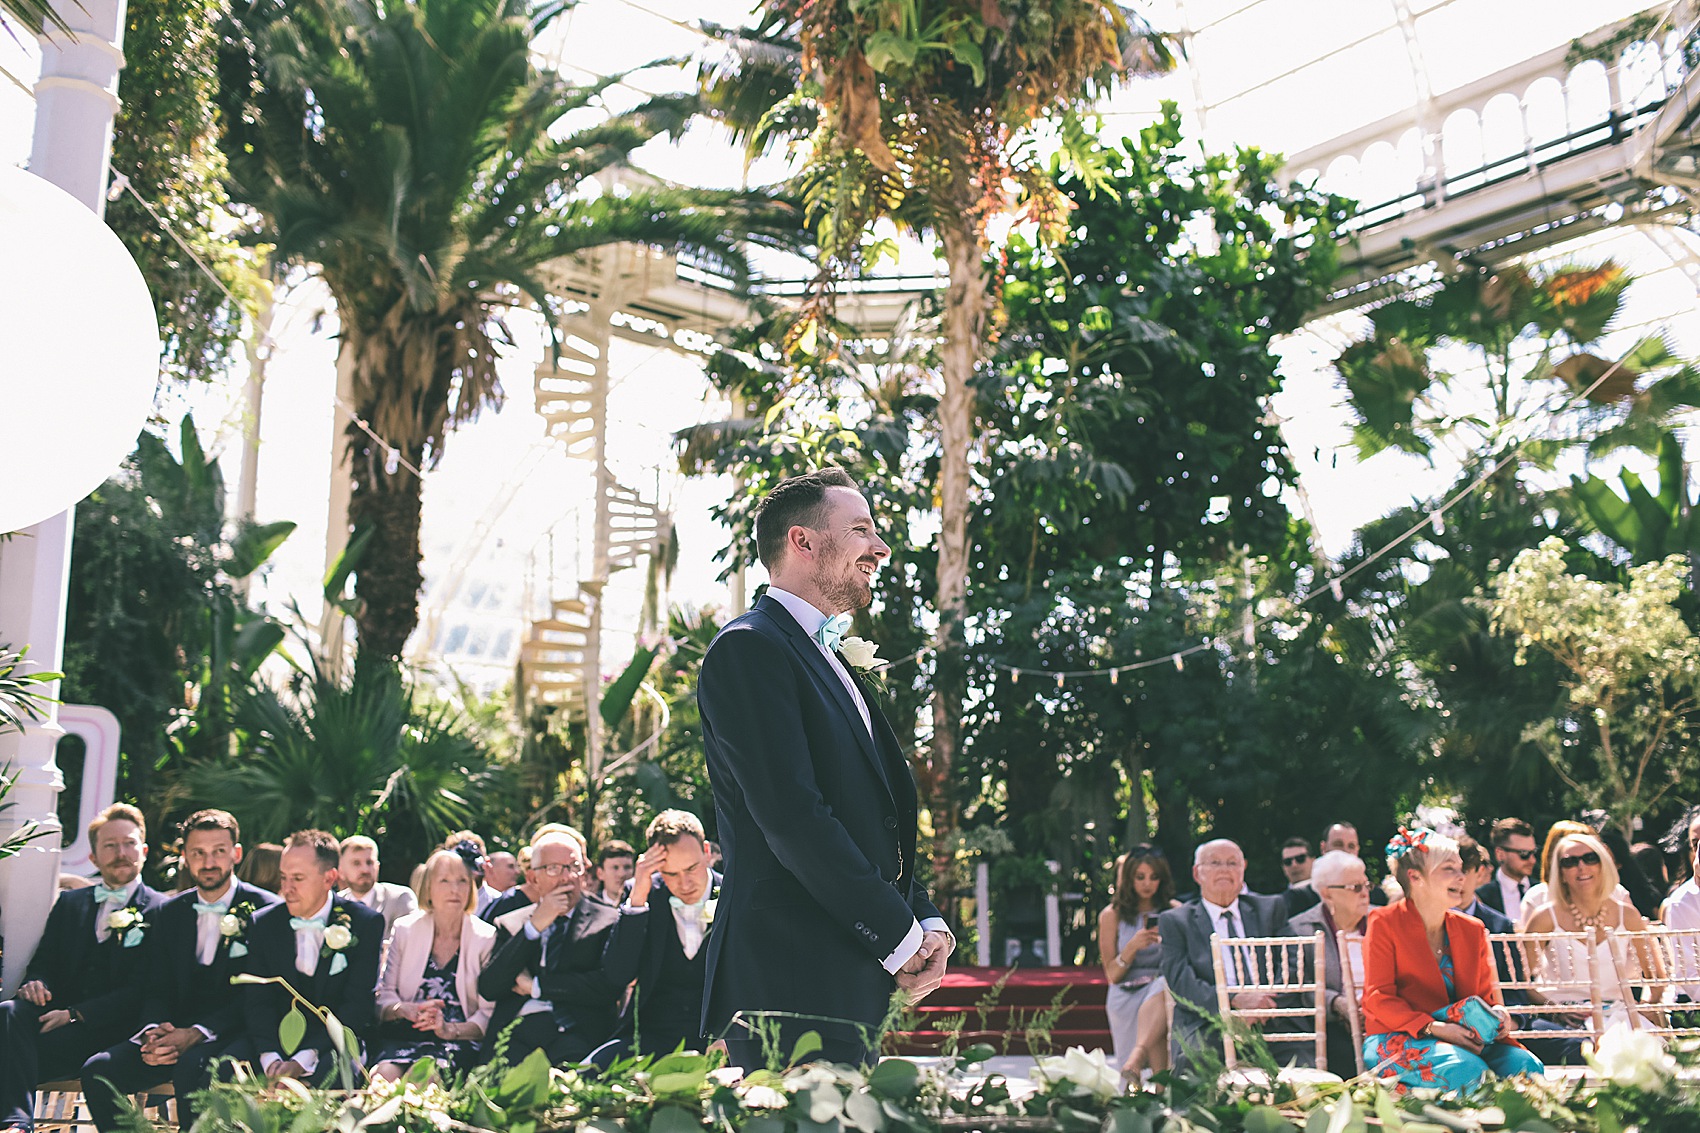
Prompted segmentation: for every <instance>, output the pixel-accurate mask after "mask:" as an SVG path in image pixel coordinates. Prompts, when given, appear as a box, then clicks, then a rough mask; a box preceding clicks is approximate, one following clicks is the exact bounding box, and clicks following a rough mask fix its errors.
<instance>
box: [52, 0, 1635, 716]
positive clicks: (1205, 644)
mask: <svg viewBox="0 0 1700 1133" xmlns="http://www.w3.org/2000/svg"><path fill="white" fill-rule="evenodd" d="M622 2H623V3H627V4H628V5H629V6H631V7H634V8H638V9H639V10H640V11H648V9H644V8H642V6H641V5H638V4H632V3H631V0H622ZM1667 18H1668V13H1667ZM28 93H30V94H31V95H32V97H33V93H34V92H28ZM124 193H129V194H130V196H132V197H133V198H134V199H135V200H136V202H137V203H138V204H140V205H141V206H142V208H143V209H145V210H146V211H147V213H148V215H149V216H150V217H152V218H153V220H154V222H155V223H156V224H158V225H159V227H160V228H161V229H162V230H163V231H164V232H165V233H166V234H167V235H168V236H170V237H171V239H172V240H173V241H174V242H175V243H176V244H177V245H178V246H179V247H180V248H181V249H182V250H183V252H184V253H185V254H186V255H187V256H188V257H189V258H190V260H192V261H193V262H194V264H195V266H196V267H197V268H198V269H200V271H201V272H202V273H203V274H204V275H205V276H206V277H207V278H208V279H209V280H210V281H211V282H212V283H213V285H214V286H215V287H217V288H218V289H219V290H220V291H221V292H222V293H223V294H224V295H225V297H226V298H227V299H228V300H229V301H230V302H231V304H232V305H233V306H234V307H235V308H236V309H238V310H241V309H243V304H242V303H241V302H240V301H239V300H238V299H237V298H236V296H235V295H234V294H233V293H232V292H231V290H230V288H229V287H228V286H227V285H226V284H225V282H224V280H223V279H221V278H220V277H219V275H218V273H217V272H215V271H213V270H212V268H211V267H210V266H208V265H207V264H206V263H205V261H203V260H202V258H201V257H200V256H199V255H197V254H196V252H195V250H194V249H193V248H192V247H191V246H190V244H189V242H188V241H187V240H185V239H184V238H183V236H182V235H181V234H180V233H178V231H177V229H176V227H175V225H174V224H173V223H172V221H171V219H170V218H169V217H167V216H165V215H163V214H162V213H160V212H159V211H158V210H157V209H156V208H154V206H153V205H152V204H151V203H150V202H149V201H148V200H147V199H146V198H145V197H143V196H142V194H141V193H140V192H139V191H138V190H137V189H136V187H135V186H134V185H133V184H132V183H131V182H130V180H129V178H127V177H125V176H124V175H123V174H116V175H115V176H114V177H113V179H112V183H111V185H110V186H109V188H108V198H109V199H117V198H118V197H119V196H121V195H123V194H124ZM1623 364H1624V362H1623V360H1622V359H1619V360H1618V361H1615V362H1613V363H1611V364H1610V365H1609V366H1608V367H1607V368H1606V369H1605V370H1604V371H1603V372H1602V373H1601V374H1600V375H1599V376H1598V377H1596V378H1595V379H1594V380H1593V381H1592V382H1591V383H1589V384H1588V385H1587V386H1586V387H1584V388H1581V389H1577V390H1573V391H1572V392H1571V393H1570V395H1569V396H1568V397H1567V398H1565V399H1564V400H1563V401H1562V402H1561V403H1560V404H1559V405H1557V406H1556V407H1554V408H1553V409H1552V410H1551V411H1550V416H1551V418H1553V419H1556V418H1557V416H1558V415H1559V414H1561V413H1563V412H1564V411H1565V410H1567V409H1569V408H1571V407H1572V406H1574V405H1575V404H1576V403H1577V402H1578V401H1581V400H1583V399H1585V398H1587V397H1588V396H1589V395H1591V394H1592V393H1593V392H1594V391H1595V390H1597V389H1598V388H1599V387H1600V386H1602V385H1603V384H1605V383H1606V382H1607V381H1609V380H1611V378H1612V377H1613V376H1615V375H1616V374H1617V372H1618V371H1619V370H1620V369H1621V368H1622V366H1623ZM336 403H337V406H338V407H339V408H340V409H341V410H342V411H343V412H344V413H346V414H347V415H348V417H349V419H350V420H351V421H352V422H353V423H354V425H355V426H356V427H357V428H359V429H360V430H361V431H362V432H364V433H365V434H366V435H367V436H368V437H369V438H370V439H371V440H372V442H373V443H374V444H376V445H377V446H378V447H379V448H380V449H382V450H383V451H384V452H385V454H386V456H387V458H388V462H389V463H393V464H399V465H400V466H401V467H404V468H406V469H407V470H408V471H409V472H411V473H413V474H414V475H415V476H422V473H421V472H420V470H419V469H418V468H417V467H415V466H414V465H413V464H411V463H410V462H409V461H408V460H407V459H406V457H405V456H404V455H403V453H402V451H401V450H400V449H399V448H398V447H396V446H395V445H393V444H391V443H390V442H389V441H387V440H386V439H385V438H384V437H382V436H380V435H379V434H378V433H377V431H376V430H374V429H373V428H372V426H371V425H370V424H369V423H367V422H366V421H365V420H363V419H362V418H361V417H360V416H359V415H358V414H356V413H355V412H354V410H353V407H352V406H349V405H348V404H346V403H345V402H344V401H343V400H342V399H341V398H340V397H338V398H336ZM1535 439H1536V437H1535V436H1533V435H1531V436H1529V437H1525V438H1524V439H1523V440H1521V441H1519V442H1517V444H1515V445H1513V446H1511V447H1510V448H1509V449H1508V450H1507V451H1506V452H1505V453H1504V454H1503V455H1501V456H1500V457H1499V458H1498V459H1497V460H1495V461H1494V462H1493V463H1492V464H1491V465H1489V466H1488V467H1487V468H1486V469H1484V470H1483V471H1482V472H1481V473H1480V474H1479V475H1477V476H1476V477H1475V478H1474V479H1473V480H1472V481H1471V482H1470V483H1469V484H1467V485H1465V486H1464V487H1463V488H1460V489H1459V490H1457V491H1456V492H1454V493H1452V494H1451V495H1450V496H1448V497H1447V498H1446V499H1445V500H1443V501H1442V502H1441V503H1440V504H1438V505H1437V506H1435V507H1434V508H1432V509H1430V510H1429V511H1428V512H1427V513H1426V514H1425V516H1424V518H1422V519H1420V520H1418V521H1417V522H1416V523H1413V524H1412V525H1411V526H1410V527H1408V528H1406V529H1405V530H1404V531H1402V532H1400V533H1399V534H1398V535H1396V536H1394V537H1393V538H1391V539H1389V540H1388V541H1387V542H1386V543H1384V544H1382V545H1381V546H1380V547H1378V548H1377V549H1376V550H1375V551H1373V552H1372V553H1370V554H1368V555H1366V556H1364V557H1363V558H1361V559H1359V560H1358V561H1357V562H1356V563H1354V564H1353V565H1352V566H1350V567H1349V568H1347V569H1345V570H1343V571H1341V572H1339V573H1338V574H1334V575H1332V576H1329V577H1328V578H1326V580H1325V581H1324V582H1323V583H1322V584H1320V585H1317V586H1315V587H1313V588H1311V589H1310V590H1309V591H1308V592H1307V593H1304V594H1302V595H1299V594H1294V595H1291V596H1289V597H1288V599H1287V602H1286V603H1285V608H1284V609H1281V610H1280V611H1278V612H1276V613H1270V614H1265V615H1263V616H1261V617H1256V618H1253V619H1250V620H1248V621H1247V622H1246V623H1245V624H1244V625H1243V627H1242V628H1241V631H1240V632H1241V633H1242V634H1243V636H1244V641H1245V645H1246V646H1247V647H1248V648H1249V647H1254V646H1255V642H1256V634H1257V631H1258V630H1260V629H1262V628H1263V627H1265V626H1268V625H1271V624H1273V623H1275V622H1278V621H1282V620H1284V619H1286V618H1288V617H1290V616H1291V614H1292V613H1293V612H1295V611H1297V610H1300V609H1303V608H1304V607H1306V606H1308V605H1310V604H1312V603H1313V602H1316V601H1317V600H1319V599H1320V598H1321V597H1322V596H1323V595H1324V594H1327V595H1329V596H1331V597H1332V598H1333V599H1334V601H1335V602H1336V603H1338V604H1341V605H1344V604H1345V601H1346V595H1345V589H1344V586H1345V583H1346V582H1347V581H1348V580H1350V579H1351V578H1352V577H1353V576H1354V575H1357V574H1359V573H1361V572H1362V571H1364V570H1367V569H1368V568H1369V567H1371V566H1373V565H1374V564H1375V563H1377V562H1379V561H1380V560H1381V559H1383V558H1385V557H1387V556H1388V555H1390V554H1391V553H1393V551H1395V550H1397V549H1398V548H1399V547H1400V546H1402V545H1403V544H1404V543H1405V542H1406V541H1407V540H1409V539H1411V538H1412V537H1414V536H1415V535H1417V534H1418V533H1419V532H1421V531H1423V530H1424V529H1425V528H1429V529H1432V530H1433V531H1434V532H1435V534H1436V535H1439V534H1441V533H1443V532H1444V530H1445V517H1446V514H1447V513H1448V512H1450V511H1451V510H1452V509H1453V508H1454V507H1456V506H1457V505H1458V504H1459V503H1461V502H1463V501H1464V500H1465V499H1467V498H1469V497H1470V496H1471V495H1473V494H1475V493H1476V492H1478V491H1480V490H1481V489H1482V488H1484V487H1485V486H1486V485H1487V484H1488V483H1489V482H1490V481H1491V480H1492V479H1493V478H1494V476H1496V475H1497V474H1498V473H1499V472H1500V470H1502V469H1503V468H1505V467H1506V466H1507V465H1508V464H1510V463H1511V462H1512V461H1514V460H1517V459H1519V458H1520V457H1521V455H1522V452H1523V449H1524V448H1525V447H1526V446H1527V445H1528V444H1530V443H1532V442H1533V441H1534V440H1535ZM1227 644H1228V637H1227V636H1225V635H1207V636H1205V637H1203V638H1202V639H1201V640H1199V641H1198V642H1197V643H1195V644H1192V645H1188V646H1186V647H1184V648H1181V649H1176V650H1173V651H1171V652H1168V653H1164V654H1161V655H1159V656H1154V657H1144V658H1136V659H1135V660H1132V661H1125V662H1120V663H1117V664H1112V665H1099V666H1093V667H1090V668H1069V669H1051V668H1046V667H1043V666H1033V665H1017V664H1013V663H1009V662H1004V661H998V660H992V661H989V662H988V665H989V667H991V668H993V669H996V670H999V671H1002V672H1005V673H1008V674H1009V676H1010V680H1011V682H1012V683H1019V682H1020V681H1021V680H1022V679H1024V678H1026V679H1030V680H1036V681H1039V682H1051V683H1054V684H1055V686H1056V688H1057V689H1058V690H1061V689H1062V688H1063V687H1064V686H1065V685H1066V684H1067V683H1068V682H1070V681H1087V680H1108V681H1109V682H1110V684H1112V685H1115V684H1117V683H1118V682H1119V680H1120V678H1121V677H1122V676H1123V675H1126V674H1129V673H1136V672H1140V671H1143V670H1147V669H1155V668H1160V667H1162V666H1165V665H1170V666H1173V667H1174V669H1175V670H1176V671H1177V672H1184V671H1185V668H1186V661H1187V658H1189V657H1195V656H1197V655H1199V654H1202V653H1206V652H1218V651H1220V650H1221V649H1222V648H1223V647H1224V646H1225V645H1227ZM937 650H938V641H937V639H936V638H935V639H934V640H930V641H928V642H926V643H925V644H923V645H921V646H920V647H919V648H917V649H915V650H914V651H913V652H911V653H908V654H906V655H904V656H902V657H898V658H895V659H893V660H890V661H883V662H880V663H878V664H876V665H875V666H873V668H874V670H875V671H877V672H881V673H885V672H889V671H891V670H893V669H897V668H900V667H902V666H904V665H908V664H913V663H917V662H919V661H920V660H921V659H922V658H923V657H925V656H926V655H927V654H929V653H935V652H937Z"/></svg>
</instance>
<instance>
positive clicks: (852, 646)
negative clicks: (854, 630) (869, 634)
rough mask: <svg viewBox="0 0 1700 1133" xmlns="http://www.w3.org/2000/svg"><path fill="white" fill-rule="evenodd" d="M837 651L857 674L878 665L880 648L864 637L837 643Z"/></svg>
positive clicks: (851, 638)
mask: <svg viewBox="0 0 1700 1133" xmlns="http://www.w3.org/2000/svg"><path fill="white" fill-rule="evenodd" d="M838 651H839V652H840V653H842V654H844V659H845V660H846V661H848V662H850V666H851V668H853V669H856V670H857V671H858V672H860V671H862V670H866V669H871V668H873V667H874V666H875V665H877V664H879V653H880V647H879V646H878V645H876V644H874V643H873V642H871V641H869V640H868V639H867V638H865V637H846V638H844V639H843V640H842V641H840V642H839V643H838Z"/></svg>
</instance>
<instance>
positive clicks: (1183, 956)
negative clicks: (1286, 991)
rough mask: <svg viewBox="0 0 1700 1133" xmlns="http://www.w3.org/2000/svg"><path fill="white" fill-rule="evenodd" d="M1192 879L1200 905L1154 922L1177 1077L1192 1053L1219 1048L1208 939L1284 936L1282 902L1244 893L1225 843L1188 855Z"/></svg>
mask: <svg viewBox="0 0 1700 1133" xmlns="http://www.w3.org/2000/svg"><path fill="white" fill-rule="evenodd" d="M1192 878H1193V880H1194V881H1195V882H1197V883H1198V892H1199V899H1198V900H1197V901H1194V902H1192V903H1190V904H1187V905H1182V906H1181V907H1180V908H1178V909H1170V910H1168V911H1167V912H1164V913H1162V914H1161V915H1159V916H1158V918H1157V928H1158V932H1159V933H1160V935H1161V938H1162V941H1161V952H1160V953H1159V956H1160V960H1159V967H1160V968H1161V969H1162V972H1163V979H1164V981H1165V982H1166V983H1167V984H1168V988H1169V994H1170V995H1172V996H1173V997H1174V999H1175V1015H1174V1023H1173V1026H1172V1027H1171V1028H1170V1032H1169V1046H1170V1062H1171V1063H1172V1064H1173V1066H1174V1068H1175V1070H1176V1071H1177V1072H1184V1071H1185V1070H1186V1069H1187V1068H1188V1067H1189V1066H1190V1058H1191V1056H1192V1054H1193V1053H1195V1052H1197V1051H1199V1050H1200V1049H1202V1048H1203V1047H1204V1046H1205V1044H1212V1045H1214V1044H1217V1043H1219V1042H1220V1041H1221V1039H1220V1037H1219V1035H1220V1023H1219V1020H1218V1017H1217V1015H1216V961H1215V958H1214V957H1213V956H1212V955H1211V950H1210V937H1211V934H1212V933H1220V934H1221V935H1222V936H1285V935H1287V933H1288V930H1287V906H1286V903H1285V902H1284V901H1282V900H1281V898H1279V897H1264V896H1260V895H1259V894H1256V893H1246V892H1243V890H1244V888H1245V855H1244V854H1243V853H1241V852H1240V848H1239V846H1237V845H1235V844H1234V843H1233V842H1230V841H1229V840H1228V839H1226V838H1217V839H1214V840H1213V841H1209V842H1205V843H1204V844H1203V845H1201V846H1199V847H1198V849H1197V850H1196V851H1194V853H1193V863H1192ZM1231 1002H1232V1003H1233V1005H1234V1007H1235V1008H1237V1009H1239V1010H1245V1011H1255V1010H1262V1009H1267V1008H1271V1007H1274V1006H1276V1004H1275V1000H1274V999H1273V998H1272V997H1271V996H1268V995H1265V994H1263V993H1261V992H1241V993H1239V994H1237V995H1235V996H1234V997H1233V998H1232V1000H1231ZM1283 1053H1284V1052H1283ZM1301 1057H1302V1056H1301Z"/></svg>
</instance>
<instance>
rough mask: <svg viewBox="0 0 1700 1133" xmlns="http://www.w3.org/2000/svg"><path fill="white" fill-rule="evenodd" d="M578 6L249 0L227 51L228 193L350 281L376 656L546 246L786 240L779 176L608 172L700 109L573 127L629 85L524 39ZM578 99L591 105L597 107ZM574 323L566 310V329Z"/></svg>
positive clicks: (327, 272)
mask: <svg viewBox="0 0 1700 1133" xmlns="http://www.w3.org/2000/svg"><path fill="white" fill-rule="evenodd" d="M568 7H569V5H568V4H564V3H548V4H540V3H535V2H533V0H400V2H380V0H252V2H251V3H250V4H248V5H246V6H245V7H243V8H241V9H239V11H238V12H237V14H236V15H235V16H234V17H233V21H232V24H231V27H230V34H229V35H228V37H227V49H226V51H225V53H224V56H223V59H222V60H221V67H222V70H223V75H222V81H223V90H224V96H225V100H226V103H227V106H226V109H225V122H226V126H227V130H226V136H225V147H226V150H227V152H228V155H229V162H230V170H231V175H232V179H233V182H234V196H236V198H237V199H239V200H240V201H242V202H244V203H246V204H248V205H250V206H252V207H253V208H254V209H255V210H256V211H257V212H258V213H259V214H260V217H261V219H262V222H263V223H262V239H264V240H265V241H267V242H270V243H273V244H275V246H276V256H277V257H278V259H279V260H280V261H282V262H285V263H296V264H304V265H310V266H311V267H312V268H313V270H315V271H316V272H317V273H318V274H319V276H320V277H321V278H322V279H323V280H324V282H325V284H326V286H327V287H328V288H329V289H330V292H331V294H332V296H333V297H334V299H335V301H336V307H337V315H338V318H339V320H340V322H341V344H340V350H339V357H338V367H339V377H340V378H342V379H343V386H344V388H345V389H347V390H349V391H350V396H349V400H350V402H351V404H350V405H349V406H348V407H347V408H349V409H350V410H352V414H353V415H354V416H356V417H357V418H359V419H360V420H362V421H364V422H365V423H366V424H367V425H368V426H369V427H370V429H371V430H372V433H375V434H376V435H377V436H378V437H382V438H383V439H384V441H385V442H387V446H388V448H386V447H385V446H384V445H380V444H379V443H378V442H377V441H376V440H374V439H373V437H372V436H371V435H369V434H368V433H367V432H365V431H364V430H363V429H361V428H359V427H358V426H352V427H351V428H350V429H349V432H348V453H349V455H350V459H351V463H352V480H353V496H352V501H351V503H350V506H349V521H350V525H351V527H352V529H353V538H354V540H355V541H356V542H355V543H351V545H358V544H359V543H364V550H363V552H362V555H361V557H360V559H359V561H358V564H357V566H356V568H355V572H356V573H355V577H356V585H355V593H356V597H357V599H358V603H357V607H356V624H357V627H358V633H359V653H360V656H361V657H362V659H365V658H374V659H393V658H395V657H396V656H397V655H398V654H399V653H400V651H401V648H402V646H403V644H404V643H405V642H406V640H407V638H408V635H409V634H410V633H412V631H413V629H414V626H415V625H416V623H417V621H418V593H419V587H420V583H421V575H420V571H419V558H420V552H419V513H420V473H422V472H423V471H425V470H428V469H429V468H430V467H431V466H432V465H433V464H434V463H435V462H436V461H437V460H438V459H439V458H440V457H441V455H442V450H443V445H444V442H445V440H446V436H447V434H448V432H449V431H450V430H451V429H453V428H454V427H456V426H458V425H460V424H463V423H465V422H467V421H470V420H472V419H473V418H474V417H475V416H476V415H477V414H478V412H479V411H480V410H481V409H484V408H486V407H489V406H493V405H495V404H498V403H499V402H500V400H501V396H502V394H501V388H500V386H499V385H498V383H497V378H496V360H497V355H498V349H499V347H500V345H501V344H503V343H504V342H505V341H506V340H507V338H508V332H507V330H506V328H505V326H504V325H503V323H502V316H503V315H504V314H505V313H506V312H508V311H510V310H512V309H514V308H516V307H519V306H521V305H522V304H529V305H532V306H535V307H537V308H539V309H541V310H542V311H543V312H544V313H545V315H546V316H548V317H549V318H550V319H551V323H552V325H553V320H554V316H555V314H556V313H557V312H558V306H557V304H556V303H555V302H554V301H553V300H552V298H551V296H550V295H549V288H548V285H547V283H546V281H545V278H544V268H545V265H547V264H549V263H550V262H551V261H556V260H559V259H561V258H562V257H565V256H570V255H573V254H575V253H579V252H583V251H586V250H588V249H592V248H597V247H601V246H604V245H610V244H614V243H618V242H622V241H634V242H640V243H644V244H649V245H656V246H660V247H664V248H668V249H677V250H688V251H691V252H693V253H695V254H697V255H699V256H702V257H704V258H706V259H707V260H709V261H711V262H712V263H714V264H718V265H719V266H721V267H723V268H724V269H726V270H729V271H731V272H733V273H742V272H743V271H744V270H745V268H746V261H745V259H744V249H745V247H746V246H747V244H748V243H749V242H751V241H754V242H758V243H761V242H769V243H783V242H785V240H786V237H787V235H788V234H789V233H790V232H791V231H793V230H794V229H795V228H796V224H795V221H794V220H792V219H790V218H791V217H792V216H793V213H792V210H790V209H788V208H784V207H781V206H779V205H777V204H776V203H775V202H773V201H772V200H771V199H770V198H769V197H767V196H765V195H761V194H750V193H738V192H710V191H703V190H693V189H682V188H676V187H670V186H659V187H652V188H635V189H631V190H630V191H621V192H614V191H610V190H609V188H608V186H607V185H606V184H605V181H606V177H607V175H608V174H609V173H611V172H612V171H614V170H616V169H617V168H618V167H619V166H621V165H622V164H623V163H625V161H626V160H627V158H628V157H629V155H630V154H631V153H632V151H633V150H634V149H636V148H637V147H638V146H640V145H642V144H644V143H645V142H647V141H649V140H650V139H651V138H654V137H657V136H659V135H661V134H676V133H677V132H678V131H679V130H681V129H682V128H683V126H684V125H685V123H686V122H687V121H688V120H689V119H690V117H691V115H692V114H693V112H694V110H695V100H694V99H693V98H691V97H684V96H666V97H658V98H653V99H650V100H649V101H647V102H644V103H643V104H642V105H640V106H638V107H636V108H635V109H632V110H630V111H626V112H623V113H612V114H608V115H606V116H605V117H603V119H602V120H601V121H600V122H599V123H596V124H592V125H587V126H584V127H583V128H580V129H576V130H573V131H571V132H564V131H563V129H562V125H563V123H562V119H563V118H564V116H566V115H569V114H572V113H573V112H575V111H581V112H590V113H594V112H595V109H596V108H597V107H598V106H599V105H600V99H601V96H602V95H603V93H604V92H605V91H606V90H608V88H609V87H610V86H611V85H612V84H613V83H615V82H616V81H617V80H616V79H607V80H603V81H601V82H598V83H596V84H594V85H590V86H577V85H574V84H572V83H570V82H567V81H566V80H565V79H563V78H562V77H561V76H560V75H558V74H556V73H554V72H553V71H550V70H547V69H542V68H540V67H539V66H538V65H537V64H536V62H535V61H534V59H533V57H532V55H531V50H530V46H531V43H532V41H533V39H534V38H535V37H536V36H537V35H538V34H539V33H540V32H541V31H543V30H544V29H545V28H546V27H547V26H548V25H549V24H550V23H551V21H553V20H554V19H555V18H556V17H557V16H558V15H559V14H560V13H561V12H563V11H565V10H566V9H567V8H568ZM582 117H583V115H582V114H581V115H579V116H577V117H576V118H575V121H576V120H577V118H582ZM558 333H559V330H558V327H557V334H558Z"/></svg>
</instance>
